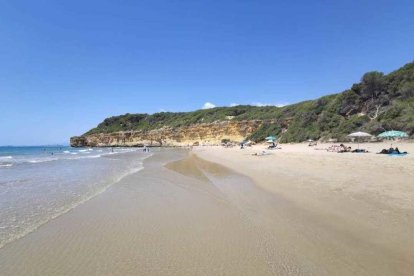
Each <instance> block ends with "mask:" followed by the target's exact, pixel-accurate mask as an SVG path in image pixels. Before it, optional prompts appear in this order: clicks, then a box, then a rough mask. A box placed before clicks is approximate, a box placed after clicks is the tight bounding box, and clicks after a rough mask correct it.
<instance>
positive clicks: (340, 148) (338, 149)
mask: <svg viewBox="0 0 414 276" xmlns="http://www.w3.org/2000/svg"><path fill="white" fill-rule="evenodd" d="M327 151H331V152H338V153H344V152H354V153H367V152H368V151H367V150H365V149H359V148H358V149H354V150H353V149H352V148H351V147H347V146H345V145H344V144H340V145H339V146H338V145H333V146H330V147H329V148H328V149H327Z"/></svg>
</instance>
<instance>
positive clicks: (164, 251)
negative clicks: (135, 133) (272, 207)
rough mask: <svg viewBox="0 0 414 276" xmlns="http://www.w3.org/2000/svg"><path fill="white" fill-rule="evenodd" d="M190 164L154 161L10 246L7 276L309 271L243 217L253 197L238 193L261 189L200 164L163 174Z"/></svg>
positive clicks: (163, 157)
mask: <svg viewBox="0 0 414 276" xmlns="http://www.w3.org/2000/svg"><path fill="white" fill-rule="evenodd" d="M186 155H187V153H186V152H185V151H164V152H162V153H157V154H155V155H154V156H153V157H151V158H149V159H147V160H146V161H145V163H144V166H145V169H144V170H142V171H140V172H138V173H136V174H134V175H131V176H129V177H126V178H124V179H123V180H122V181H121V182H119V183H117V184H115V185H113V186H112V187H111V188H110V189H108V190H107V191H106V192H105V193H103V194H101V195H98V196H97V197H95V198H93V199H92V200H90V201H88V202H86V203H84V204H82V205H80V206H78V207H77V208H75V209H73V210H72V211H71V212H69V213H67V214H65V215H62V216H60V217H58V218H57V219H54V220H52V221H51V222H49V223H47V224H45V225H43V226H42V227H40V228H39V229H37V230H36V231H34V232H32V233H31V234H29V235H27V236H25V237H23V238H22V239H19V240H17V241H15V242H13V243H10V244H7V245H6V246H5V247H3V248H2V249H1V250H0V267H1V275H128V274H129V275H131V274H134V275H148V274H150V275H159V274H168V275H200V274H201V275H206V274H208V275H223V274H231V275H272V274H273V275H274V274H281V275H283V274H285V275H288V274H295V275H297V274H308V273H307V272H309V271H311V270H312V269H311V268H310V267H307V265H308V264H307V263H306V261H305V260H302V257H300V258H299V259H296V257H295V256H294V255H292V254H290V253H289V251H288V250H285V249H284V245H283V242H280V243H279V241H278V240H277V239H274V237H271V233H270V232H269V229H267V228H266V227H261V225H258V224H256V223H255V221H254V219H252V217H250V216H249V215H246V214H245V213H244V211H243V208H244V207H243V206H242V205H243V204H242V198H243V197H246V196H247V194H245V193H244V191H242V190H240V189H239V188H238V187H237V186H238V183H244V184H243V185H247V186H249V189H253V190H254V189H255V188H254V185H253V184H252V183H250V180H249V179H248V178H245V177H243V176H241V175H237V174H235V173H233V172H232V171H230V170H227V169H225V168H222V167H221V166H218V165H214V164H211V163H208V162H203V161H201V160H200V159H197V158H195V157H190V159H187V160H184V161H183V162H184V163H183V164H180V163H172V164H170V165H169V166H168V167H171V168H172V169H168V168H165V167H164V165H166V164H167V163H169V162H170V161H174V160H179V159H181V158H184V157H185V156H186ZM187 172H189V173H187ZM194 172H196V173H195V174H194ZM200 175H202V176H201V177H200ZM219 183H221V184H220V185H219ZM217 185H218V186H220V187H218V186H217ZM233 191H234V192H233ZM226 193H228V194H226ZM239 197H240V198H239ZM255 200H260V198H256V199H255ZM266 200H267V196H266ZM249 212H250V211H249ZM252 212H254V210H252Z"/></svg>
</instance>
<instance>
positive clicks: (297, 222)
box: [195, 143, 414, 275]
mask: <svg viewBox="0 0 414 276" xmlns="http://www.w3.org/2000/svg"><path fill="white" fill-rule="evenodd" d="M352 146H353V147H355V146H356V145H352ZM389 146H390V144H389V143H378V144H361V145H360V147H361V148H365V149H368V150H369V151H370V152H371V153H366V154H365V153H332V152H327V151H326V150H323V149H324V148H327V147H329V145H323V144H322V145H318V146H316V147H309V146H308V145H307V144H295V145H281V149H277V150H266V147H265V146H264V145H258V146H253V147H251V148H246V149H243V150H240V149H239V148H229V149H225V148H221V147H211V148H203V147H199V148H197V149H195V152H196V154H197V155H198V156H200V157H201V158H204V159H205V160H209V161H214V162H216V163H219V164H222V165H225V166H226V167H228V168H231V169H233V170H235V171H237V172H240V173H243V174H245V175H247V176H249V177H250V178H251V179H252V180H253V181H254V182H255V183H256V184H257V185H258V186H259V187H261V188H263V189H264V190H265V191H268V192H270V193H272V194H274V195H277V196H279V197H281V198H283V199H284V200H286V201H288V202H289V204H286V205H289V206H290V207H289V208H288V210H280V209H279V210H276V211H275V212H278V213H282V214H281V215H280V216H282V217H284V219H285V220H286V223H287V224H288V225H290V226H292V229H291V233H289V234H288V235H286V238H287V239H290V238H292V239H295V240H294V242H292V247H293V248H295V250H296V251H297V252H298V253H299V254H305V255H306V256H307V258H309V260H310V261H311V262H312V263H313V264H316V265H317V266H320V267H323V268H325V269H327V270H328V271H329V273H328V274H331V275H333V274H339V275H414V171H413V168H414V155H407V156H404V157H390V156H387V155H378V154H375V152H378V151H380V150H381V149H382V148H387V147H389ZM397 146H399V148H400V149H401V150H404V151H408V152H411V153H414V145H413V144H412V143H402V144H398V145H397ZM316 149H319V150H316ZM263 150H265V152H266V153H268V155H263V156H255V155H252V154H255V153H261V152H262V151H263ZM285 211H286V212H285ZM286 213H288V214H289V215H285V214H286ZM289 235H290V236H291V237H289Z"/></svg>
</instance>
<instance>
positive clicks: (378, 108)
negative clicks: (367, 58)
mask: <svg viewBox="0 0 414 276" xmlns="http://www.w3.org/2000/svg"><path fill="white" fill-rule="evenodd" d="M360 88H361V90H360V92H361V97H363V98H364V99H365V100H366V102H365V105H364V108H363V111H364V113H365V114H366V115H367V116H368V117H369V118H370V119H371V120H375V119H376V118H378V116H379V115H380V114H382V113H384V112H385V109H384V105H385V104H386V103H388V101H389V99H388V97H387V96H386V93H385V91H386V81H385V78H384V73H382V72H378V71H373V72H368V73H366V74H364V75H363V76H362V79H361V86H360Z"/></svg>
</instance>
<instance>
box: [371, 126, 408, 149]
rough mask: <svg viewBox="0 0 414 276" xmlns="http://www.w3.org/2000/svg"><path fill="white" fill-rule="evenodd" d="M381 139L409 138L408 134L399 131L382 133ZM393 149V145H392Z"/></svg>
mask: <svg viewBox="0 0 414 276" xmlns="http://www.w3.org/2000/svg"><path fill="white" fill-rule="evenodd" d="M378 137H379V138H407V137H408V134H407V132H404V131H398V130H390V131H385V132H383V133H380V134H379V135H378ZM391 147H392V144H391Z"/></svg>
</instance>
